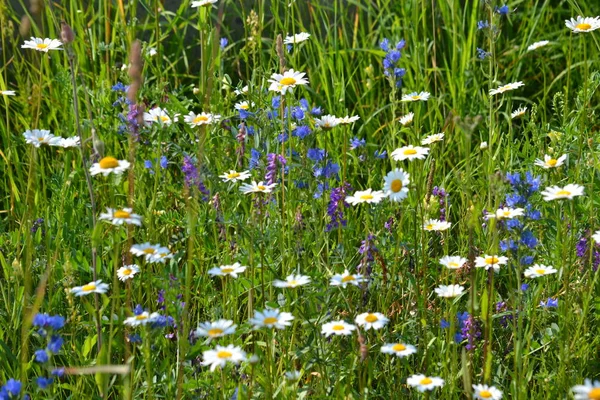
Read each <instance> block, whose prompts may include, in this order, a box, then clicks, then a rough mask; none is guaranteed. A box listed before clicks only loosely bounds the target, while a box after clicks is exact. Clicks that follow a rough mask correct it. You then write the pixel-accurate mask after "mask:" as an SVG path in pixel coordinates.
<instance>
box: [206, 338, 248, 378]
mask: <svg viewBox="0 0 600 400" xmlns="http://www.w3.org/2000/svg"><path fill="white" fill-rule="evenodd" d="M202 358H203V360H204V361H202V365H210V370H211V371H214V370H215V369H216V368H217V367H221V368H223V367H224V366H225V364H227V362H228V361H229V362H230V363H233V364H239V363H240V362H241V361H244V360H245V359H246V352H245V351H243V350H242V348H241V347H238V346H234V345H232V344H230V345H228V346H227V347H223V346H219V345H217V347H216V348H215V350H207V351H205V352H203V353H202Z"/></svg>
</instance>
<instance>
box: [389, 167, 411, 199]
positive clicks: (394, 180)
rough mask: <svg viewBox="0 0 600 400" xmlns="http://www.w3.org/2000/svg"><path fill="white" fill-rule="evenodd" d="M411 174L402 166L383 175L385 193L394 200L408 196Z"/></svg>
mask: <svg viewBox="0 0 600 400" xmlns="http://www.w3.org/2000/svg"><path fill="white" fill-rule="evenodd" d="M409 178H410V175H409V174H408V173H406V172H404V170H403V169H402V168H396V169H395V170H393V171H390V172H388V173H387V175H386V176H384V177H383V193H385V195H386V196H387V198H388V199H390V200H392V201H402V200H404V199H405V198H406V197H407V196H408V184H409V183H410V179H409Z"/></svg>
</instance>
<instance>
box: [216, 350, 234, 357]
mask: <svg viewBox="0 0 600 400" xmlns="http://www.w3.org/2000/svg"><path fill="white" fill-rule="evenodd" d="M232 355H233V354H231V353H230V352H228V351H225V350H221V351H219V352H218V353H217V357H219V358H230V357H231V356H232Z"/></svg>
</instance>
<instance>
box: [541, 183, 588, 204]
mask: <svg viewBox="0 0 600 400" xmlns="http://www.w3.org/2000/svg"><path fill="white" fill-rule="evenodd" d="M542 196H544V200H546V201H551V200H561V199H569V200H572V199H573V197H575V196H583V186H581V185H575V184H572V183H570V184H568V185H567V186H565V187H563V188H561V187H558V186H552V187H547V188H546V189H544V191H543V192H542Z"/></svg>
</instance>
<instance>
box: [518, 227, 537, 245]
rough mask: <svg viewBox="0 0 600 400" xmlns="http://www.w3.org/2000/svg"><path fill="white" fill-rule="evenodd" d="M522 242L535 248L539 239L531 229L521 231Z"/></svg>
mask: <svg viewBox="0 0 600 400" xmlns="http://www.w3.org/2000/svg"><path fill="white" fill-rule="evenodd" d="M521 243H523V244H524V245H525V246H527V247H529V248H530V249H533V248H534V247H536V246H537V244H538V241H537V238H536V237H535V236H534V235H533V233H532V232H531V231H529V230H526V231H523V233H521Z"/></svg>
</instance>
